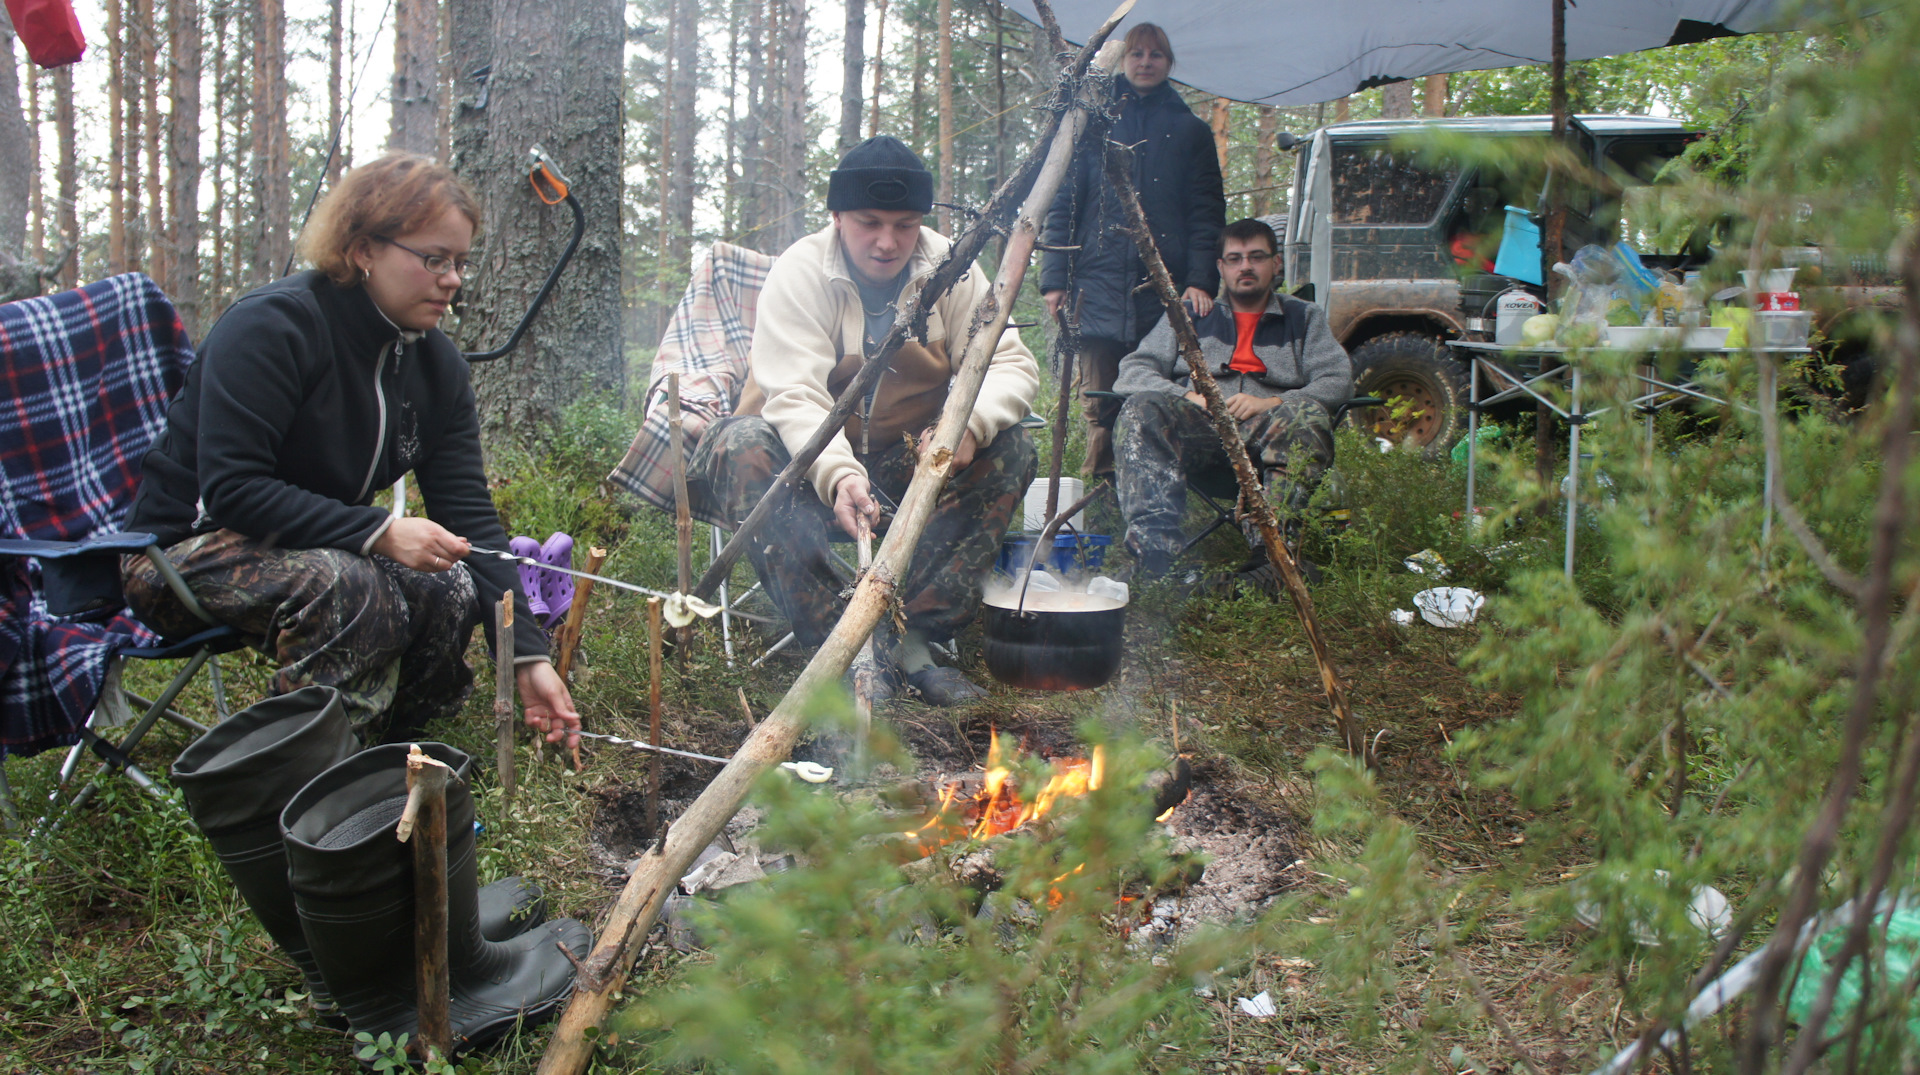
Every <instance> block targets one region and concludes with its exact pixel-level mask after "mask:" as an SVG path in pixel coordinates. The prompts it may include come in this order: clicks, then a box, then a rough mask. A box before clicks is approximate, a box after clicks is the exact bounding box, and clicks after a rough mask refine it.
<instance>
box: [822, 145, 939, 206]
mask: <svg viewBox="0 0 1920 1075" xmlns="http://www.w3.org/2000/svg"><path fill="white" fill-rule="evenodd" d="M827 208H828V209H830V210H833V211H834V212H838V213H844V212H847V211H849V210H853V209H905V210H908V211H909V212H914V213H930V212H932V211H933V173H932V172H929V171H927V166H926V165H924V164H922V163H920V157H919V155H917V154H916V153H914V151H913V150H911V149H908V148H907V144H906V143H905V142H902V141H901V140H900V139H898V138H893V137H890V136H888V135H884V134H883V135H881V136H879V137H878V138H869V139H867V140H866V141H864V142H862V143H860V144H859V145H857V146H854V147H853V148H852V149H849V150H847V155H846V156H844V157H842V158H840V167H838V168H835V169H834V170H833V171H832V172H830V173H828V175H827Z"/></svg>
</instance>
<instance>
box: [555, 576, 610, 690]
mask: <svg viewBox="0 0 1920 1075" xmlns="http://www.w3.org/2000/svg"><path fill="white" fill-rule="evenodd" d="M606 562H607V550H605V549H601V548H593V549H588V550H587V574H589V575H598V574H599V573H600V566H601V565H602V564H605V563H606ZM592 594H593V580H592V579H581V580H580V581H579V582H578V583H576V584H575V585H574V588H573V604H572V605H570V606H568V608H567V618H566V621H565V622H564V623H562V624H561V625H560V637H558V638H556V639H554V646H555V648H557V649H558V650H559V651H560V652H559V655H558V656H557V657H556V658H555V664H554V671H556V672H559V673H560V678H561V679H562V680H565V679H566V678H567V673H568V672H571V671H572V670H573V651H574V650H577V649H579V648H580V632H581V630H582V629H583V628H584V627H585V626H586V618H587V598H588V597H590V596H592Z"/></svg>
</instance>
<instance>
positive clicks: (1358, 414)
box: [1347, 332, 1467, 455]
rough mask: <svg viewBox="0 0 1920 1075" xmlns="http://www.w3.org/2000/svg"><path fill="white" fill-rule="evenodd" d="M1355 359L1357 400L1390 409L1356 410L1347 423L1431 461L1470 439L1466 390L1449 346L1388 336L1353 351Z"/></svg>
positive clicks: (1408, 334)
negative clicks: (1372, 400)
mask: <svg viewBox="0 0 1920 1075" xmlns="http://www.w3.org/2000/svg"><path fill="white" fill-rule="evenodd" d="M1352 357H1353V382H1354V394H1355V395H1357V396H1377V397H1379V398H1381V399H1384V400H1387V401H1388V403H1387V406H1385V407H1368V408H1364V409H1356V410H1353V411H1351V412H1349V413H1348V418H1347V420H1348V421H1349V422H1351V423H1353V424H1354V425H1355V426H1357V427H1359V428H1361V429H1366V430H1370V431H1371V432H1372V433H1373V434H1374V435H1375V436H1379V437H1385V438H1386V439H1388V440H1390V441H1393V442H1394V443H1396V444H1401V445H1410V446H1412V447H1416V448H1419V449H1420V450H1422V451H1424V452H1425V453H1427V454H1428V455H1439V454H1440V453H1442V452H1445V451H1446V450H1448V449H1449V448H1452V447H1453V445H1454V442H1455V441H1458V440H1459V439H1460V438H1461V437H1463V436H1465V435H1466V432H1467V387H1466V383H1465V379H1464V377H1463V376H1462V373H1461V369H1460V364H1459V363H1457V362H1455V361H1454V360H1453V358H1452V357H1451V356H1450V355H1449V354H1448V353H1447V348H1446V345H1445V344H1443V343H1441V342H1440V341H1439V340H1437V339H1434V338H1433V337H1431V336H1422V335H1420V334H1419V333H1417V332H1389V333H1386V334H1385V335H1381V336H1375V337H1374V338H1372V339H1370V340H1368V341H1366V342H1365V343H1363V344H1361V345H1360V346H1358V347H1356V348H1354V349H1353V352H1352ZM1396 411H1398V413H1399V417H1397V418H1396V417H1395V413H1396Z"/></svg>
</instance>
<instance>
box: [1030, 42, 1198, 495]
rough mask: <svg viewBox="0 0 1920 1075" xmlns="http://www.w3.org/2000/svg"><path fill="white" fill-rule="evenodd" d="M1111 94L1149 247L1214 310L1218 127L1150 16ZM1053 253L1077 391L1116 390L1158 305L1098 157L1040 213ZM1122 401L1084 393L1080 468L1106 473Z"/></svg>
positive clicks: (1047, 289) (1176, 281)
mask: <svg viewBox="0 0 1920 1075" xmlns="http://www.w3.org/2000/svg"><path fill="white" fill-rule="evenodd" d="M1123 48H1124V52H1123V54H1122V59H1121V64H1120V73H1119V74H1118V75H1115V76H1114V80H1113V96H1114V99H1115V103H1116V104H1117V105H1118V106H1119V115H1118V116H1117V117H1116V118H1115V119H1114V122H1113V130H1112V132H1111V133H1110V134H1109V135H1108V136H1107V137H1108V138H1109V139H1110V140H1111V141H1114V142H1118V143H1120V144H1121V145H1126V146H1131V147H1133V185H1134V188H1135V189H1136V190H1138V191H1139V192H1140V205H1141V208H1142V209H1144V210H1145V211H1146V214H1147V226H1148V228H1149V229H1150V230H1151V231H1152V232H1153V241H1154V245H1156V246H1158V247H1159V248H1160V257H1161V259H1162V260H1163V261H1165V262H1166V265H1167V273H1168V274H1169V275H1170V276H1172V277H1173V287H1174V290H1175V291H1178V292H1181V297H1182V298H1184V299H1185V300H1186V302H1187V305H1188V306H1189V307H1191V308H1192V311H1193V313H1194V315H1195V316H1199V315H1202V314H1205V313H1206V312H1207V311H1208V310H1210V309H1212V307H1213V297H1214V294H1215V292H1217V291H1218V290H1219V288H1220V274H1219V272H1218V271H1217V270H1216V268H1215V266H1214V260H1215V257H1216V255H1217V254H1218V245H1219V242H1220V229H1221V228H1222V227H1223V226H1225V224H1226V222H1227V200H1226V196H1225V193H1224V190H1223V187H1222V182H1221V178H1220V158H1219V156H1218V153H1217V151H1216V150H1215V148H1214V143H1213V129H1212V128H1210V127H1208V126H1207V124H1206V122H1205V121H1204V120H1202V119H1201V118H1200V117H1199V116H1196V115H1194V114H1193V110H1192V109H1190V108H1188V107H1187V104H1186V102H1185V101H1182V100H1181V99H1180V95H1179V94H1178V93H1176V92H1175V91H1174V88H1173V85H1172V84H1171V83H1169V82H1168V81H1167V76H1168V74H1169V73H1171V72H1172V70H1173V45H1172V44H1171V43H1170V42H1169V41H1168V40H1167V32H1166V31H1165V30H1162V29H1161V28H1160V27H1158V26H1155V25H1154V24H1153V23H1150V22H1143V23H1140V24H1138V25H1136V26H1134V27H1133V28H1131V29H1129V30H1128V31H1127V36H1126V40H1125V42H1124V45H1123ZM1045 240H1046V243H1047V246H1048V250H1047V253H1046V256H1045V260H1043V261H1042V263H1041V271H1040V293H1041V295H1042V296H1043V297H1044V298H1045V299H1046V303H1047V313H1048V315H1049V316H1052V317H1060V316H1062V315H1065V316H1067V317H1071V318H1074V319H1076V320H1077V321H1078V324H1079V328H1080V356H1079V373H1080V378H1079V379H1080V385H1079V386H1080V388H1081V389H1082V390H1083V391H1097V392H1104V391H1107V390H1108V389H1110V388H1112V387H1113V379H1114V376H1115V374H1116V373H1117V372H1118V371H1119V368H1120V359H1121V358H1122V357H1123V356H1125V355H1126V354H1127V352H1129V351H1131V350H1133V349H1134V347H1135V346H1136V345H1137V344H1138V343H1139V342H1140V340H1141V339H1142V338H1143V337H1145V336H1146V334H1147V330H1148V329H1150V328H1152V327H1153V325H1154V323H1155V322H1157V321H1159V320H1160V317H1161V315H1162V313H1163V311H1162V310H1161V307H1160V298H1159V296H1158V295H1156V294H1155V293H1154V292H1153V290H1152V289H1151V288H1143V287H1141V286H1140V285H1141V284H1142V283H1144V282H1145V281H1146V278H1147V270H1146V265H1145V264H1144V263H1143V262H1142V261H1141V260H1140V255H1139V252H1138V251H1137V250H1136V249H1135V247H1134V241H1133V235H1132V233H1131V232H1130V231H1129V230H1128V228H1127V218H1126V213H1125V210H1124V209H1123V208H1122V207H1121V205H1120V200H1119V197H1118V196H1117V195H1116V194H1115V192H1114V190H1113V188H1112V187H1111V186H1110V185H1108V183H1107V181H1106V171H1105V163H1104V161H1103V160H1102V159H1101V158H1100V155H1099V154H1097V153H1095V154H1083V155H1082V156H1081V157H1080V158H1078V159H1077V160H1076V161H1075V162H1074V171H1073V173H1072V174H1071V175H1070V176H1069V177H1068V179H1067V181H1066V182H1064V183H1062V184H1061V185H1060V193H1059V194H1058V195H1056V196H1055V197H1054V200H1053V206H1052V209H1051V210H1050V211H1049V212H1048V214H1047V223H1046V235H1045ZM1117 409H1118V407H1117V405H1115V404H1113V403H1111V402H1101V401H1095V400H1082V413H1083V414H1084V415H1085V416H1086V419H1087V456H1086V463H1085V466H1084V468H1083V469H1084V471H1085V472H1086V473H1087V474H1089V475H1094V476H1099V475H1103V474H1108V473H1110V472H1112V470H1113V438H1112V430H1111V427H1112V425H1113V420H1114V413H1115V411H1117Z"/></svg>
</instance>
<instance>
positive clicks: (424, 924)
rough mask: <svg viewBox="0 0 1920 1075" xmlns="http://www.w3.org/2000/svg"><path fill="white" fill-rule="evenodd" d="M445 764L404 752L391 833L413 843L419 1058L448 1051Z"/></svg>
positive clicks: (450, 1044) (450, 1022)
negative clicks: (402, 800)
mask: <svg viewBox="0 0 1920 1075" xmlns="http://www.w3.org/2000/svg"><path fill="white" fill-rule="evenodd" d="M450 772H452V770H450V769H448V768H447V766H446V763H445V762H441V761H438V760H436V759H434V758H430V757H428V756H427V755H426V754H424V753H422V752H421V750H420V747H419V745H418V744H415V745H414V747H413V749H411V750H409V751H408V752H407V805H406V806H405V807H404V808H403V809H402V810H401V813H400V824H399V826H398V827H397V828H396V829H395V831H394V835H396V836H398V837H399V838H400V840H401V841H402V842H411V843H412V844H413V963H414V989H415V996H416V998H417V1003H418V1010H419V1019H420V1033H419V1036H418V1037H416V1038H415V1039H414V1043H413V1053H414V1055H415V1056H416V1057H418V1058H419V1059H421V1060H433V1059H435V1058H436V1057H440V1058H445V1057H446V1056H448V1055H449V1054H450V1053H451V1052H452V1051H453V1017H452V1015H451V1014H450V1012H449V1010H448V997H449V996H450V993H451V990H452V985H453V979H452V975H451V972H450V971H449V969H448V965H447V774H448V773H450Z"/></svg>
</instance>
